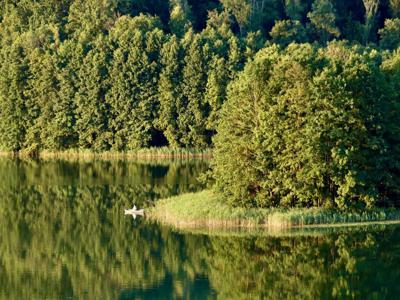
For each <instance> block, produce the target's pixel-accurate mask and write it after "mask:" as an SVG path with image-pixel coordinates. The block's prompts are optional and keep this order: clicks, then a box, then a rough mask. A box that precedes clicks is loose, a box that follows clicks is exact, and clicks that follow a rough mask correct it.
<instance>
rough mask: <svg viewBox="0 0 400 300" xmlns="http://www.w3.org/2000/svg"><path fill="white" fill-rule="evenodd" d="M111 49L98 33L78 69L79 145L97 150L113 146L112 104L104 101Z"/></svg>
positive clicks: (77, 109)
mask: <svg viewBox="0 0 400 300" xmlns="http://www.w3.org/2000/svg"><path fill="white" fill-rule="evenodd" d="M109 53H110V51H109V48H108V45H107V40H106V38H105V37H103V36H101V35H100V36H99V37H98V39H97V40H96V41H95V42H94V45H93V49H92V50H90V51H89V52H88V53H87V54H86V55H85V56H84V57H83V60H82V64H81V66H79V69H78V70H77V75H78V76H77V84H76V86H77V91H76V93H75V97H74V100H75V107H76V110H75V115H76V120H77V121H76V124H75V126H76V132H77V133H78V146H79V147H80V148H82V149H93V150H96V151H101V150H103V151H104V150H108V149H109V148H110V146H109V143H110V139H111V137H110V132H109V131H108V129H109V127H108V116H109V115H110V112H109V107H108V105H107V103H106V101H105V95H106V92H107V88H108V84H107V81H108V78H109V76H108V70H107V68H108V63H109V57H108V56H109Z"/></svg>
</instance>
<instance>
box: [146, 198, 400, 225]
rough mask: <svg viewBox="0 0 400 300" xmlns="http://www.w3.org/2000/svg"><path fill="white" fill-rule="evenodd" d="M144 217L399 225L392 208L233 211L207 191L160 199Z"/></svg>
mask: <svg viewBox="0 0 400 300" xmlns="http://www.w3.org/2000/svg"><path fill="white" fill-rule="evenodd" d="M148 216H149V217H150V218H151V219H153V220H158V221H160V222H162V223H165V224H169V225H172V226H174V227H178V228H191V227H192V228H195V227H268V228H270V229H285V228H294V227H312V226H326V227H328V226H343V224H346V226H350V225H359V224H362V223H368V224H371V223H381V222H391V223H395V222H397V221H399V222H400V210H395V209H375V210H366V211H356V212H340V211H336V210H330V209H323V208H301V209H300V208H299V209H297V208H296V209H257V208H251V209H246V208H235V207H231V206H228V205H226V204H224V203H222V202H221V201H219V199H218V197H217V196H216V195H215V194H213V193H212V192H211V191H202V192H199V193H195V194H184V195H181V196H176V197H172V198H168V199H163V200H160V201H158V202H157V203H156V205H155V207H153V208H151V209H149V212H148Z"/></svg>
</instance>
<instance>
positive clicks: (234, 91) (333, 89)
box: [212, 42, 400, 209]
mask: <svg viewBox="0 0 400 300" xmlns="http://www.w3.org/2000/svg"><path fill="white" fill-rule="evenodd" d="M381 65H382V57H381V56H380V55H379V53H378V52H377V51H375V50H371V49H367V48H362V47H356V46H354V47H349V46H347V45H346V44H344V43H338V42H334V43H331V44H329V45H328V47H326V48H320V49H319V48H316V47H314V46H312V45H310V44H303V45H297V44H291V45H289V47H288V48H287V49H285V50H279V48H278V47H276V46H271V47H268V48H266V49H264V50H262V51H261V52H260V53H258V55H257V56H256V58H255V60H254V61H253V62H251V63H249V64H248V65H247V66H246V68H245V70H244V71H243V73H242V74H241V75H240V76H239V78H238V79H237V80H236V81H234V82H233V83H232V84H231V86H230V88H229V95H228V101H227V102H226V104H225V105H224V108H223V109H222V113H221V118H222V119H221V121H220V124H219V127H218V134H217V136H216V137H215V141H214V142H215V153H214V159H213V163H212V168H213V177H214V179H215V181H216V185H215V189H216V190H217V191H218V192H219V193H221V195H222V196H223V197H224V198H225V199H226V201H228V202H229V203H231V204H233V205H236V206H257V207H274V206H285V207H310V206H325V207H338V208H340V209H345V208H349V207H358V208H363V207H373V206H376V205H392V204H396V203H395V201H396V198H398V196H399V190H398V186H399V184H398V181H399V174H400V173H399V164H398V161H399V153H398V147H399V145H400V143H399V136H400V135H399V134H398V133H399V124H400V122H399V120H398V115H399V108H398V99H399V98H398V95H396V89H395V86H394V84H393V83H392V82H393V80H391V76H394V73H395V72H393V68H391V69H390V68H388V69H390V70H385V69H384V68H382V67H381ZM389 71H390V72H389ZM397 74H398V73H397Z"/></svg>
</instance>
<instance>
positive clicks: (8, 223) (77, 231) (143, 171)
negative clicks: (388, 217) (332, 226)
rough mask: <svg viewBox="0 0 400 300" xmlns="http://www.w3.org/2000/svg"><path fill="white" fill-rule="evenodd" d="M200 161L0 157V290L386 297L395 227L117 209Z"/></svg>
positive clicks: (163, 190)
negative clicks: (228, 231)
mask: <svg viewBox="0 0 400 300" xmlns="http://www.w3.org/2000/svg"><path fill="white" fill-rule="evenodd" d="M206 168H207V164H206V163H200V162H196V163H194V164H193V163H187V162H185V163H175V164H172V165H165V164H164V165H146V164H139V163H127V162H90V163H89V162H86V163H76V162H74V163H68V162H45V163H41V162H34V161H12V160H0V173H1V174H2V177H3V178H2V180H1V181H0V193H1V198H0V298H1V299H3V298H4V299H67V298H68V299H71V298H76V299H118V298H119V299H183V298H185V299H205V298H221V299H260V298H264V299H267V298H268V299H318V298H320V299H352V298H353V299H369V298H374V299H392V298H396V297H397V296H398V295H400V285H398V282H399V279H400V268H398V266H399V265H400V254H399V253H400V228H399V227H396V226H391V227H386V228H381V227H373V228H369V227H368V228H362V229H353V230H348V231H340V232H335V231H331V232H329V233H325V234H320V233H313V234H298V235H282V236H275V237H274V236H266V235H258V234H257V235H250V234H249V235H236V234H232V235H220V236H219V235H205V234H194V233H180V232H176V231H173V230H171V229H169V228H166V227H160V226H158V225H157V224H152V223H146V222H145V221H143V220H133V219H132V218H127V217H125V216H124V215H123V209H124V208H126V207H129V205H131V204H132V201H133V200H136V201H137V203H138V204H140V206H143V205H149V204H150V203H149V202H148V201H149V200H151V201H154V200H155V199H157V198H159V197H166V196H169V195H173V194H177V193H181V192H187V191H194V190H196V189H199V188H200V186H199V185H198V183H197V181H196V180H195V178H196V177H197V175H198V174H199V173H200V172H202V171H204V170H205V169H206Z"/></svg>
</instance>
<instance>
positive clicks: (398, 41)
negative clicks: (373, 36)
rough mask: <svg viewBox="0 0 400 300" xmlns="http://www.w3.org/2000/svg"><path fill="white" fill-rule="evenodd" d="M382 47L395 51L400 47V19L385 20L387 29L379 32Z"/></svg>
mask: <svg viewBox="0 0 400 300" xmlns="http://www.w3.org/2000/svg"><path fill="white" fill-rule="evenodd" d="M379 35H380V37H381V40H380V45H381V47H382V48H384V49H390V50H394V49H397V48H399V47H400V19H387V20H385V27H384V28H382V29H380V30H379Z"/></svg>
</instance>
